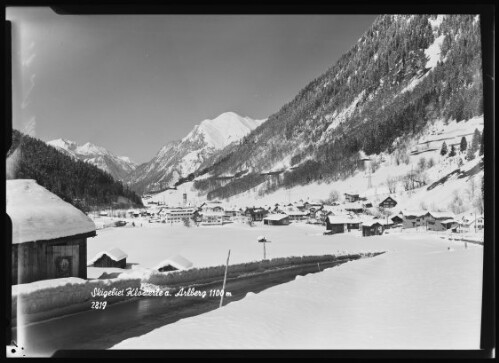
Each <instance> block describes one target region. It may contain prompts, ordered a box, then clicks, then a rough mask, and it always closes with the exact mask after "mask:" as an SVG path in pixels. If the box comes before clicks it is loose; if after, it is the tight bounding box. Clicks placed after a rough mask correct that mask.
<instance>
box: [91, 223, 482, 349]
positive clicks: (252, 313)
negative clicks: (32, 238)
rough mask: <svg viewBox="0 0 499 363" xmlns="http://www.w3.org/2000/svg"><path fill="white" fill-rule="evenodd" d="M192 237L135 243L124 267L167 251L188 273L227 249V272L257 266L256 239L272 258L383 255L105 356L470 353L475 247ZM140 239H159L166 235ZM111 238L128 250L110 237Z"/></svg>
mask: <svg viewBox="0 0 499 363" xmlns="http://www.w3.org/2000/svg"><path fill="white" fill-rule="evenodd" d="M194 231H195V229H187V228H185V229H181V228H178V229H172V230H171V233H169V234H168V236H164V237H162V238H158V240H157V241H153V240H150V241H149V242H147V243H146V242H145V241H148V239H146V238H144V239H142V240H141V241H140V242H139V243H141V246H142V247H141V248H140V249H137V250H136V251H135V252H133V251H131V250H130V251H129V253H130V256H131V257H132V256H134V257H132V258H131V260H135V261H141V262H142V263H143V264H146V265H149V264H152V263H153V262H156V259H160V258H162V257H163V256H162V255H161V253H159V251H160V250H164V251H168V252H170V251H171V250H175V251H172V252H180V253H182V254H184V256H186V257H188V258H191V259H192V260H193V261H195V265H196V266H200V265H209V264H222V263H223V262H224V261H223V259H224V257H225V253H226V251H227V249H228V248H231V250H232V251H233V255H232V254H231V262H233V263H237V262H242V261H245V260H251V259H257V258H260V257H261V251H260V248H261V247H260V246H257V242H255V241H256V240H255V238H254V237H255V236H256V235H258V234H266V235H267V236H268V237H269V238H270V239H271V240H272V243H271V244H270V246H269V249H270V253H271V256H272V257H276V256H281V255H299V254H317V253H332V252H335V251H348V252H353V251H366V250H386V251H388V252H387V253H385V254H383V255H381V256H378V257H375V258H368V259H363V260H359V261H352V262H349V263H346V264H343V265H341V266H338V267H335V268H331V269H328V270H325V271H324V272H322V273H319V274H312V275H307V276H304V277H298V278H297V279H296V280H294V281H292V282H289V283H286V284H282V285H278V286H276V287H273V288H270V289H267V290H264V291H262V292H261V293H259V294H250V296H247V297H246V298H245V299H243V300H240V301H237V302H233V303H230V304H228V305H226V306H224V307H223V308H221V309H217V310H214V311H212V312H209V313H206V314H203V315H199V316H195V317H191V318H187V319H183V320H180V321H178V322H176V323H174V324H170V325H167V326H164V327H161V328H158V329H156V330H153V331H151V332H150V333H148V334H145V335H143V336H140V337H136V338H131V339H128V340H125V341H123V342H121V343H119V344H117V345H115V346H114V347H113V349H477V348H479V339H480V314H481V292H482V259H483V248H482V247H481V246H478V245H471V244H468V247H467V248H465V247H464V244H463V243H462V242H456V241H449V240H446V239H443V238H441V237H442V236H440V235H438V234H436V233H434V234H425V233H415V232H410V233H404V232H402V233H394V234H392V235H384V236H377V237H369V238H366V237H360V236H355V235H352V234H350V235H333V236H322V235H320V234H319V232H320V229H316V228H313V227H311V226H289V227H282V228H279V227H274V229H272V230H271V229H270V228H263V227H255V228H251V227H247V228H234V227H229V226H224V227H219V228H218V229H211V230H210V229H208V228H206V229H205V230H202V231H200V232H202V233H200V234H199V235H200V236H202V238H200V239H199V240H191V239H190V237H192V236H193V234H192V233H193V232H194ZM110 232H112V233H113V231H110ZM142 232H143V233H144V232H145V233H148V234H151V236H152V235H155V236H159V235H160V234H161V233H166V231H165V228H151V229H148V230H145V229H143V231H142ZM139 235H140V233H138V232H136V233H135V234H134V236H137V238H138V236H139ZM111 236H113V239H114V240H115V241H116V242H117V241H118V240H120V241H121V242H122V243H123V244H126V245H127V246H131V242H130V239H125V238H124V235H121V233H118V230H116V231H114V233H113V234H109V235H108V237H111ZM98 238H101V241H100V242H101V243H108V242H105V239H104V238H103V237H98ZM98 238H97V239H94V240H95V242H97V241H99V239H98ZM107 239H108V240H111V238H107ZM137 242H138V241H137ZM160 245H162V246H163V247H159V246H160ZM153 246H154V247H153ZM259 247H260V248H259ZM92 248H95V247H92V246H91V245H90V248H89V249H92ZM120 248H121V246H120ZM152 252H154V253H152ZM153 256H154V257H153ZM232 257H233V259H232Z"/></svg>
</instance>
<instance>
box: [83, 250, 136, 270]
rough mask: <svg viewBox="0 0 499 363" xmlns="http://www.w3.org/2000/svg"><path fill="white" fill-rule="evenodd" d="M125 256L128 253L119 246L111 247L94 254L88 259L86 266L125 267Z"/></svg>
mask: <svg viewBox="0 0 499 363" xmlns="http://www.w3.org/2000/svg"><path fill="white" fill-rule="evenodd" d="M127 257H128V255H127V254H126V253H125V252H123V251H122V250H120V249H119V248H113V249H112V250H109V251H102V252H99V253H98V254H96V255H95V257H94V258H92V259H91V260H90V261H88V264H87V266H94V267H118V268H126V259H127Z"/></svg>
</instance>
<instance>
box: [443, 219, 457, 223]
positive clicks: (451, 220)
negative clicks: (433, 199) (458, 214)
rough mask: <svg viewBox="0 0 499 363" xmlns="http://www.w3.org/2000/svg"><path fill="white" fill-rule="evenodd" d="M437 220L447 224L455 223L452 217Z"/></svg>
mask: <svg viewBox="0 0 499 363" xmlns="http://www.w3.org/2000/svg"><path fill="white" fill-rule="evenodd" d="M439 222H440V223H444V224H447V223H457V221H455V220H454V219H453V218H448V219H443V220H441V221H439Z"/></svg>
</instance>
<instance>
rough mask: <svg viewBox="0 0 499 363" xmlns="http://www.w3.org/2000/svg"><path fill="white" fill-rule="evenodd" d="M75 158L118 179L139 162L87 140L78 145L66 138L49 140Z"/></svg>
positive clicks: (52, 144)
mask: <svg viewBox="0 0 499 363" xmlns="http://www.w3.org/2000/svg"><path fill="white" fill-rule="evenodd" d="M47 144H48V145H51V146H53V147H55V148H57V149H59V150H61V151H63V152H65V153H66V154H68V155H70V156H72V157H73V158H75V159H80V160H83V161H86V162H88V163H90V164H92V165H95V166H97V167H98V168H99V169H101V170H104V171H106V172H108V173H109V174H111V175H112V176H113V178H115V179H116V180H123V179H124V178H125V176H127V175H128V174H130V173H131V172H132V171H133V170H135V168H136V167H137V164H136V163H134V162H133V161H132V160H130V158H129V157H127V156H117V155H115V154H113V153H111V152H110V151H108V150H107V149H105V148H103V147H102V146H96V145H94V144H91V143H90V142H87V143H86V144H84V145H78V144H77V143H76V142H74V141H71V140H65V139H57V140H52V141H49V142H47Z"/></svg>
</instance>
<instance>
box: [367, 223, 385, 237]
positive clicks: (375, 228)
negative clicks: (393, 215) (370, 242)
mask: <svg viewBox="0 0 499 363" xmlns="http://www.w3.org/2000/svg"><path fill="white" fill-rule="evenodd" d="M383 231H384V226H383V225H382V224H381V223H380V222H379V221H376V220H373V221H370V222H364V223H362V236H363V237H368V236H378V235H382V234H383Z"/></svg>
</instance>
